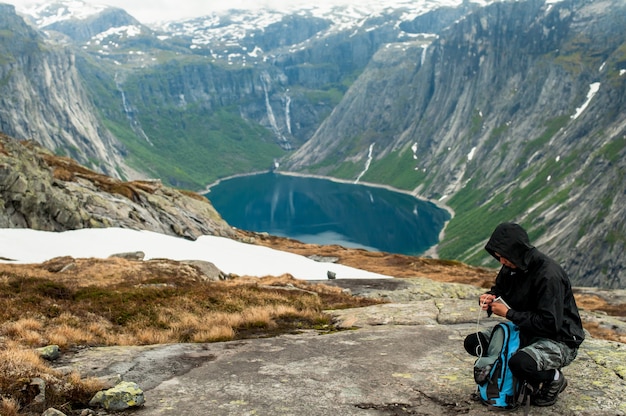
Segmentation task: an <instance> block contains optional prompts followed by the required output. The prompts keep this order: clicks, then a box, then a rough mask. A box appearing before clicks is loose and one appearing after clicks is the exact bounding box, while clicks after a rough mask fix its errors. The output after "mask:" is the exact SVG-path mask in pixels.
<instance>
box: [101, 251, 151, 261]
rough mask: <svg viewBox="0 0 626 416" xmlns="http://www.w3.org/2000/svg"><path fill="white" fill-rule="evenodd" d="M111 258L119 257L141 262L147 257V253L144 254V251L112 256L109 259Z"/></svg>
mask: <svg viewBox="0 0 626 416" xmlns="http://www.w3.org/2000/svg"><path fill="white" fill-rule="evenodd" d="M111 257H117V258H120V259H126V260H137V261H141V260H143V259H144V258H145V257H146V253H144V252H143V251H131V252H128V253H117V254H111V255H110V256H109V258H111Z"/></svg>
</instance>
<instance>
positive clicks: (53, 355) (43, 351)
mask: <svg viewBox="0 0 626 416" xmlns="http://www.w3.org/2000/svg"><path fill="white" fill-rule="evenodd" d="M37 352H38V353H39V355H40V356H41V358H43V359H44V360H48V361H54V360H56V359H58V358H59V357H60V356H61V352H60V351H59V346H58V345H48V346H47V347H42V348H37Z"/></svg>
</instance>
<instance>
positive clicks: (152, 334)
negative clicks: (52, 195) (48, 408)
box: [0, 257, 379, 416]
mask: <svg viewBox="0 0 626 416" xmlns="http://www.w3.org/2000/svg"><path fill="white" fill-rule="evenodd" d="M68 266H71V267H68ZM373 303H379V302H378V301H375V300H371V299H363V298H357V297H353V296H350V295H347V294H345V293H343V292H342V291H341V289H339V288H337V287H331V286H326V285H322V284H309V283H307V282H304V281H299V280H297V279H294V278H293V277H292V276H290V275H284V276H279V277H266V278H261V279H259V278H246V277H241V278H236V279H233V280H228V281H222V282H205V281H204V280H203V276H202V274H201V273H200V272H199V271H198V270H197V269H195V268H194V267H193V266H189V265H187V264H181V263H179V262H175V261H170V260H151V261H129V260H124V259H119V258H112V259H106V260H99V259H73V258H70V257H63V258H57V259H53V260H51V261H48V262H45V263H43V264H39V265H8V264H0V339H2V340H3V344H4V345H5V348H4V350H1V351H0V392H1V393H0V394H2V397H1V399H2V401H1V402H0V414H1V415H3V416H5V415H7V416H10V415H12V414H20V413H19V412H20V410H19V409H20V408H24V407H25V406H27V405H28V403H29V400H32V399H33V397H34V396H33V394H32V392H30V393H28V394H26V393H27V392H29V391H31V390H32V387H29V386H27V385H28V384H29V380H30V379H32V378H33V377H40V378H43V379H44V380H46V383H50V386H52V391H53V393H52V394H48V391H46V397H47V400H49V401H50V403H49V404H52V403H54V404H58V405H62V404H63V403H65V405H68V403H69V404H71V403H86V402H87V401H89V399H90V398H91V396H92V395H93V393H95V391H97V390H99V389H100V388H101V385H100V384H98V383H97V382H95V381H93V380H83V379H81V378H80V375H78V374H70V375H61V374H59V373H56V372H55V371H54V370H52V369H51V368H50V367H49V366H48V364H47V363H46V362H44V361H42V359H41V358H39V355H38V354H37V353H36V352H35V350H34V348H35V347H41V346H45V345H51V344H56V345H58V346H59V347H60V348H61V349H62V351H70V350H72V349H73V348H75V347H79V346H107V345H147V344H162V343H178V342H215V341H226V340H233V339H241V338H249V337H264V336H271V335H276V334H280V333H286V332H293V331H300V330H304V329H318V330H324V331H330V330H334V328H333V325H332V322H331V318H330V317H329V316H328V315H327V314H325V313H324V310H326V309H337V308H343V307H355V306H366V305H370V304H373Z"/></svg>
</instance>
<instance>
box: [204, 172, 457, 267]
mask: <svg viewBox="0 0 626 416" xmlns="http://www.w3.org/2000/svg"><path fill="white" fill-rule="evenodd" d="M266 173H275V174H277V175H283V176H295V177H301V178H314V179H323V180H328V181H331V182H335V183H343V184H349V185H363V186H367V187H372V188H380V189H386V190H388V191H391V192H397V193H401V194H405V195H409V196H411V197H413V198H415V199H417V200H419V201H422V202H428V203H431V204H433V205H435V206H436V207H437V208H440V209H443V210H445V211H446V212H448V214H449V215H450V218H449V219H448V220H447V221H446V222H445V223H444V225H443V227H442V229H441V231H440V232H439V236H438V240H437V241H438V242H437V244H435V245H433V246H432V247H430V248H428V249H427V250H426V251H425V252H424V253H423V254H422V255H421V256H422V257H432V258H435V259H436V258H439V254H438V250H437V247H438V245H439V242H441V241H442V240H443V238H444V236H445V230H446V227H447V226H448V223H449V222H450V220H451V219H452V218H454V215H455V213H454V210H453V209H452V208H450V207H449V206H448V205H446V204H445V203H443V202H442V201H441V200H433V199H429V198H426V197H424V196H421V195H419V194H418V193H416V192H415V191H407V190H405V189H399V188H395V187H393V186H391V185H385V184H380V183H372V182H362V181H354V180H347V179H340V178H335V177H332V176H324V175H316V174H311V173H300V172H290V171H279V170H273V169H267V170H263V171H255V172H249V173H238V174H235V175H230V176H226V177H224V178H220V179H218V180H216V181H214V182H212V183H211V184H209V185H207V187H206V188H205V190H204V191H202V192H200V193H201V194H202V195H206V194H209V193H211V188H213V187H215V186H217V185H219V184H220V183H221V182H222V181H226V180H230V179H236V178H242V177H246V176H255V175H263V174H266Z"/></svg>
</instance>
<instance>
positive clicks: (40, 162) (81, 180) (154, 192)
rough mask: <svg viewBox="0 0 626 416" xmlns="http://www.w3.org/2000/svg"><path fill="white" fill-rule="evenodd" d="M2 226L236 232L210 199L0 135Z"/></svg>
mask: <svg viewBox="0 0 626 416" xmlns="http://www.w3.org/2000/svg"><path fill="white" fill-rule="evenodd" d="M0 202H1V203H2V205H3V210H2V213H0V227H1V228H32V229H36V230H46V231H63V230H72V229H80V228H101V227H122V228H132V229H138V230H150V231H155V232H159V233H163V234H168V235H175V236H179V237H184V238H189V239H195V238H197V237H199V236H200V235H220V236H225V237H232V236H234V231H233V230H232V229H231V228H230V227H229V226H228V224H226V223H225V222H224V221H223V220H222V219H221V217H220V216H219V214H218V213H217V212H216V211H215V210H214V209H213V206H212V205H211V204H210V203H209V201H208V200H207V199H206V198H204V197H202V196H200V195H197V194H194V193H191V192H189V193H185V192H181V191H177V190H174V189H171V188H168V187H165V186H163V185H161V183H160V182H159V181H134V182H122V181H119V180H117V179H114V178H111V177H107V176H104V175H102V174H99V173H96V172H93V171H91V170H89V169H86V168H85V167H83V166H81V165H79V164H77V163H76V162H75V161H73V160H71V159H69V158H64V157H58V156H54V155H52V154H51V153H50V152H49V151H47V150H45V149H44V148H42V147H40V146H38V145H36V144H34V143H33V142H29V143H27V142H21V143H20V142H18V141H16V140H14V139H12V138H10V137H7V136H5V135H3V134H0Z"/></svg>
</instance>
